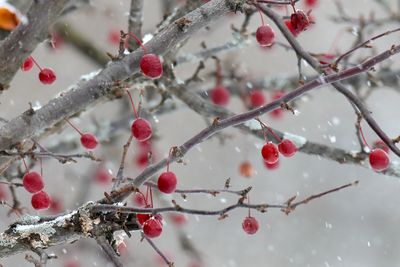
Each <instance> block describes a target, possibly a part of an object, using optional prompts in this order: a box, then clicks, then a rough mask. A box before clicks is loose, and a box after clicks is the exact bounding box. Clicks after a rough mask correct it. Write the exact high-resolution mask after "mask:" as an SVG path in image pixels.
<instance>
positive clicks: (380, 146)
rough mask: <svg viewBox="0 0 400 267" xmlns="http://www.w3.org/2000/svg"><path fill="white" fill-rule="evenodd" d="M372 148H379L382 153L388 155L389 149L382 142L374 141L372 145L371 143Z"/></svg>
mask: <svg viewBox="0 0 400 267" xmlns="http://www.w3.org/2000/svg"><path fill="white" fill-rule="evenodd" d="M372 146H373V148H380V149H382V150H383V151H385V152H386V153H389V147H388V145H387V144H386V143H385V142H383V141H382V140H376V141H375V142H374V143H373V145H372Z"/></svg>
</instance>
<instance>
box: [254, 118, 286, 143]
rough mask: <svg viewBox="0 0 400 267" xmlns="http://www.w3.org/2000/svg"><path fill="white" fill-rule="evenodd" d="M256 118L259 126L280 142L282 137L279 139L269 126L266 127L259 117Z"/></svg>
mask: <svg viewBox="0 0 400 267" xmlns="http://www.w3.org/2000/svg"><path fill="white" fill-rule="evenodd" d="M257 120H258V122H259V123H260V124H261V128H263V129H267V131H268V132H270V133H271V134H272V135H273V136H274V137H275V139H276V140H277V141H278V142H282V139H281V138H280V137H279V136H278V135H277V134H276V133H275V132H274V131H272V130H271V128H269V127H268V126H267V125H266V124H265V123H263V122H262V121H261V120H260V119H257Z"/></svg>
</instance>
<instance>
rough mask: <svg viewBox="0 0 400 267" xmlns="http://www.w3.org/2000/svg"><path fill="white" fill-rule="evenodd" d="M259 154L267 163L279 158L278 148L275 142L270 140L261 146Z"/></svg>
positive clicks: (272, 162)
mask: <svg viewBox="0 0 400 267" xmlns="http://www.w3.org/2000/svg"><path fill="white" fill-rule="evenodd" d="M261 155H262V157H263V158H264V161H265V162H267V163H269V164H274V163H276V162H277V161H278V160H279V152H278V148H277V147H276V145H275V144H273V143H271V142H269V143H266V144H265V145H264V146H263V148H262V150H261Z"/></svg>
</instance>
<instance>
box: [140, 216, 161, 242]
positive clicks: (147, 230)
mask: <svg viewBox="0 0 400 267" xmlns="http://www.w3.org/2000/svg"><path fill="white" fill-rule="evenodd" d="M143 232H144V234H145V235H146V236H147V237H149V238H154V237H158V236H160V235H161V232H162V224H161V222H160V221H159V220H157V219H156V218H154V217H153V218H150V219H148V220H147V221H146V222H145V223H144V224H143Z"/></svg>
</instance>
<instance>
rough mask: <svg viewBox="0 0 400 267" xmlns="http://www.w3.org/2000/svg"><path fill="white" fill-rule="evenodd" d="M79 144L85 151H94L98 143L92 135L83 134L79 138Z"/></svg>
mask: <svg viewBox="0 0 400 267" xmlns="http://www.w3.org/2000/svg"><path fill="white" fill-rule="evenodd" d="M81 144H82V146H84V147H85V148H87V149H95V148H96V146H97V144H98V142H97V139H96V137H95V136H94V135H93V134H90V133H85V134H82V136H81Z"/></svg>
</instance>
